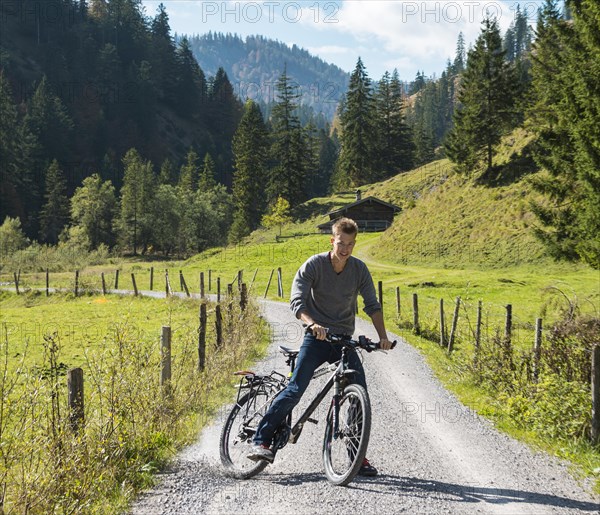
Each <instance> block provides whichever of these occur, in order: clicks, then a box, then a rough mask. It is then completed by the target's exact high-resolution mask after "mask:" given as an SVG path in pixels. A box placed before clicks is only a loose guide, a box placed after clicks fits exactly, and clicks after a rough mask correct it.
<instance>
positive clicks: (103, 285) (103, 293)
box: [100, 272, 106, 295]
mask: <svg viewBox="0 0 600 515" xmlns="http://www.w3.org/2000/svg"><path fill="white" fill-rule="evenodd" d="M100 278H101V279H102V295H106V279H105V278H104V272H100Z"/></svg>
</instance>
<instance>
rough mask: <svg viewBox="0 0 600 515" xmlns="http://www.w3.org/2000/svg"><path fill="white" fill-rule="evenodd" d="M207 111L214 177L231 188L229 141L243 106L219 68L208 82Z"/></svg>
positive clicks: (231, 155) (231, 163)
mask: <svg viewBox="0 0 600 515" xmlns="http://www.w3.org/2000/svg"><path fill="white" fill-rule="evenodd" d="M207 109H208V117H209V127H210V128H211V130H212V133H213V134H214V139H215V147H216V148H215V152H216V153H215V156H216V159H215V177H216V176H217V174H219V176H220V177H221V178H222V180H221V182H223V183H224V184H225V185H226V186H231V176H230V173H231V169H232V167H233V153H232V150H231V140H232V138H233V134H234V133H235V131H236V129H237V126H238V124H239V122H240V119H241V117H242V111H243V106H242V104H241V102H240V101H239V99H238V98H237V97H236V96H235V93H234V90H233V86H232V84H231V82H230V81H229V77H227V73H225V70H224V69H223V68H219V69H218V70H217V74H216V75H215V77H214V78H212V79H211V81H210V87H209V93H208V106H207ZM211 157H212V156H211Z"/></svg>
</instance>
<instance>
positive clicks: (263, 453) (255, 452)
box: [246, 444, 275, 463]
mask: <svg viewBox="0 0 600 515" xmlns="http://www.w3.org/2000/svg"><path fill="white" fill-rule="evenodd" d="M246 458H248V459H249V460H252V461H268V462H269V463H273V460H274V459H275V455H274V454H273V451H272V450H271V449H269V446H268V445H265V444H255V445H253V446H252V450H251V451H250V452H249V453H248V454H247V455H246Z"/></svg>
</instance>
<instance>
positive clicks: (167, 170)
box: [158, 157, 177, 185]
mask: <svg viewBox="0 0 600 515" xmlns="http://www.w3.org/2000/svg"><path fill="white" fill-rule="evenodd" d="M176 173H177V172H176V169H175V167H174V166H173V163H172V162H171V160H170V159H169V158H168V157H167V158H166V159H165V160H164V161H163V162H162V165H160V172H159V174H158V183H159V184H171V185H173V184H175V183H176V182H177V178H176Z"/></svg>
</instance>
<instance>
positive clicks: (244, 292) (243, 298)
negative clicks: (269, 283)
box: [240, 283, 248, 311]
mask: <svg viewBox="0 0 600 515" xmlns="http://www.w3.org/2000/svg"><path fill="white" fill-rule="evenodd" d="M247 304H248V288H247V287H246V283H242V289H241V291H240V309H241V310H242V311H244V310H245V309H246V306H247Z"/></svg>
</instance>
